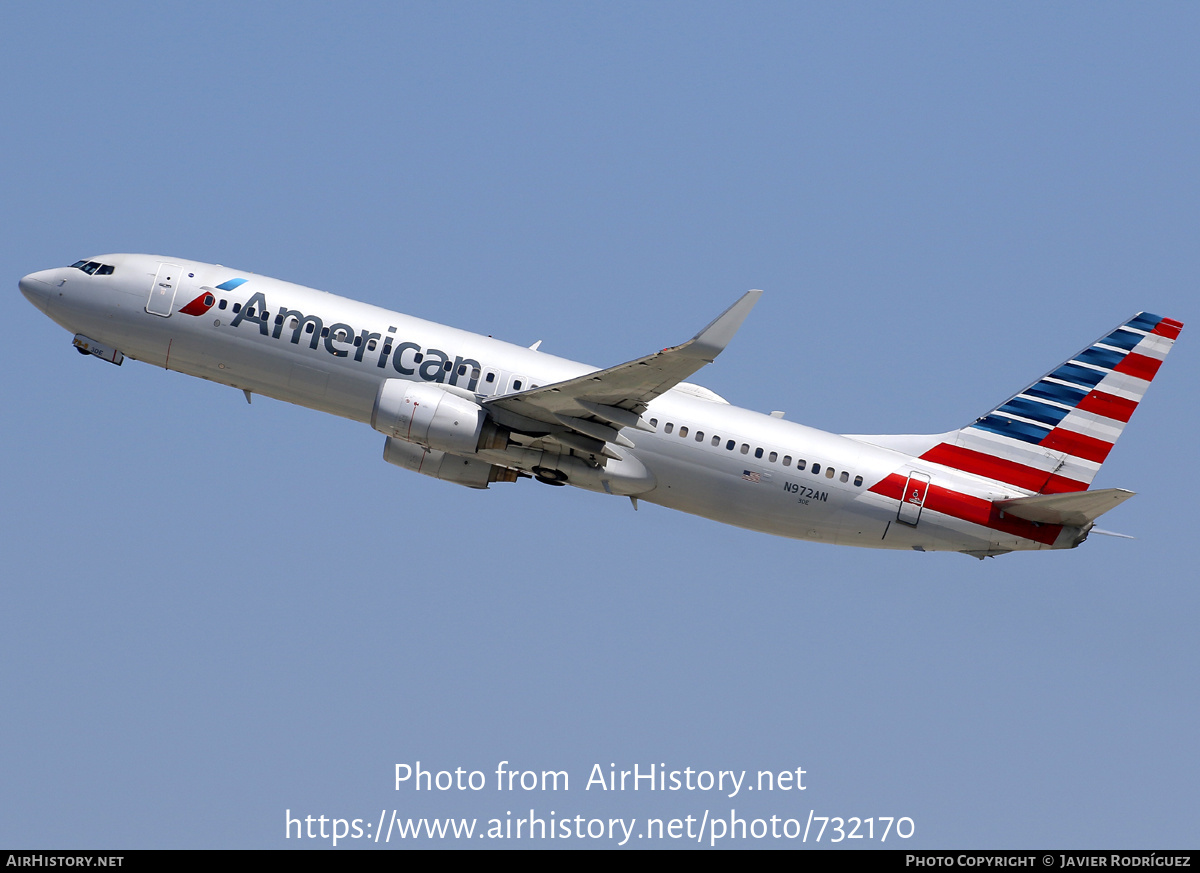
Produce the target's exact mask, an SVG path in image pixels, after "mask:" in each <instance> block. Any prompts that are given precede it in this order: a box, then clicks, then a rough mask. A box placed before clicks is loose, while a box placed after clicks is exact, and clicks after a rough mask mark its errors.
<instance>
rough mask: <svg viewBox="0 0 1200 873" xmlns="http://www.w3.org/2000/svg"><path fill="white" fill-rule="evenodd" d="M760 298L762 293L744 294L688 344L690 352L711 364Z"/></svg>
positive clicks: (748, 292) (749, 292) (750, 292)
mask: <svg viewBox="0 0 1200 873" xmlns="http://www.w3.org/2000/svg"><path fill="white" fill-rule="evenodd" d="M759 297H762V291H747V292H746V293H745V294H743V295H742V296H741V297H740V298H739V299H738V301H737V302H736V303H734V304H733V305H732V306H730V307H729V308H728V309H726V310H725V311H724V312H722V313H721V314H720V315H718V316H717V317H716V318H715V319H713V321H712V323H711V324H710V325H709V326H708V327H706V328H704V330H702V331H700V332H699V333H698V334H696V335H695V336H694V337H693V338H692V340H691V342H689V343H687V345H688V346H689V347H690V348H689V349H688V352H689V353H691V354H696V355H698V356H700V357H702V358H703V359H704V360H705V361H707V362H708V363H710V364H711V363H712V362H713V360H714V359H716V357H717V355H719V354H721V352H722V351H724V349H725V346H727V345H729V341H730V340H731V339H733V335H734V334H735V333H737V332H738V328H739V327H741V326H742V322H743V321H745V320H746V316H747V315H749V314H750V310H751V309H753V308H754V304H755V303H757V302H758V298H759Z"/></svg>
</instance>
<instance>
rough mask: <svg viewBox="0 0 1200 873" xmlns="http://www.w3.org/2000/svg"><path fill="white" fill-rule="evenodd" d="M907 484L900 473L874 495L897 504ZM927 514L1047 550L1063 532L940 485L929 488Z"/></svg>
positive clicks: (877, 486) (874, 488) (880, 484)
mask: <svg viewBox="0 0 1200 873" xmlns="http://www.w3.org/2000/svg"><path fill="white" fill-rule="evenodd" d="M907 481H908V480H907V477H905V476H903V475H901V474H899V473H892V474H891V475H889V476H888V477H887V478H886V479H884V480H882V481H880V482H876V483H875V484H874V485H872V486H871V491H872V492H874V493H875V494H879V495H881V496H883V497H890V498H891V499H893V500H895V501H897V502H898V501H899V500H900V499H901V498H902V497H903V496H904V484H905V482H907ZM924 511H927V512H940V513H941V514H942V515H949V516H952V517H954V518H959V519H962V520H963V521H969V522H971V523H972V524H977V525H980V526H982V527H986V528H991V529H992V530H998V531H1001V532H1002V533H1007V534H1012V535H1013V536H1018V537H1023V538H1025V539H1027V540H1033V541H1034V542H1035V543H1042V544H1044V545H1047V546H1049V545H1052V544H1053V543H1054V541H1055V540H1056V539H1058V535H1059V533H1061V532H1062V526H1061V525H1057V524H1037V523H1035V522H1032V521H1026V520H1025V519H1023V518H1016V517H1014V516H1011V515H1005V516H1003V517H1001V512H1000V510H999V509H997V508H996V507H995V506H994V505H993V504H992V502H991V501H990V500H985V499H984V498H982V497H972V496H971V495H970V494H962V493H961V492H958V491H951V490H950V489H949V488H943V487H942V486H940V485H930V486H929V490H928V492H927V493H926V494H925V510H924Z"/></svg>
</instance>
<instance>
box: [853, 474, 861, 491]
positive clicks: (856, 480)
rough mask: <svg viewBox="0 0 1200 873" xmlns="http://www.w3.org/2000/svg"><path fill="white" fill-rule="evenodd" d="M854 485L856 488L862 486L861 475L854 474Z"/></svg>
mask: <svg viewBox="0 0 1200 873" xmlns="http://www.w3.org/2000/svg"><path fill="white" fill-rule="evenodd" d="M854 487H856V488H861V487H862V476H855V477H854Z"/></svg>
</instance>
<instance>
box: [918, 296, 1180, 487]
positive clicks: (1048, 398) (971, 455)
mask: <svg viewBox="0 0 1200 873" xmlns="http://www.w3.org/2000/svg"><path fill="white" fill-rule="evenodd" d="M1182 327H1183V323H1182V322H1179V321H1175V320H1174V319H1170V318H1160V317H1159V316H1157V315H1151V314H1150V313H1148V312H1142V313H1139V314H1137V315H1135V316H1134V317H1133V318H1131V319H1130V320H1129V321H1127V322H1125V323H1124V324H1123V325H1121V326H1120V327H1118V328H1116V329H1115V330H1113V331H1112V332H1111V333H1109V334H1107V335H1105V336H1102V337H1101V338H1100V339H1098V340H1096V341H1095V342H1094V343H1092V344H1091V345H1090V346H1089V347H1088V348H1086V349H1084V350H1083V351H1081V352H1080V353H1079V354H1077V355H1075V357H1073V358H1071V359H1070V360H1068V361H1066V362H1065V363H1063V364H1062V365H1061V366H1059V367H1058V368H1057V369H1055V370H1053V371H1051V372H1050V373H1047V374H1046V375H1045V376H1043V377H1042V378H1041V379H1039V380H1038V381H1037V382H1034V383H1033V384H1032V385H1030V386H1029V387H1028V388H1026V389H1025V390H1024V391H1021V392H1020V393H1019V394H1017V395H1016V396H1014V397H1012V398H1010V399H1009V400H1008V401H1007V402H1006V403H1004V404H1003V405H1001V406H999V407H997V408H996V409H993V410H992V411H991V412H989V413H988V414H987V415H985V416H983V417H982V418H980V419H978V420H977V421H975V422H974V423H973V424H971V425H968V426H967V427H964V428H963V429H962V430H960V431H958V432H957V434H954V437H955V439H954V441H953V442H946V441H943V442H942V443H941V444H940V445H937V446H934V447H933V448H932V449H930V450H929V451H927V452H925V453H924V454H923V455H921V457H922V458H923V459H925V460H927V461H929V462H931V463H935V464H942V465H944V466H947V467H952V468H954V469H957V470H962V471H964V472H967V473H974V474H976V475H979V476H986V477H987V478H989V479H997V480H999V481H1001V482H1006V483H1008V484H1009V485H1013V486H1015V487H1017V488H1020V489H1023V490H1026V491H1030V492H1033V493H1037V494H1062V493H1066V492H1072V491H1086V490H1087V488H1088V486H1089V485H1091V484H1092V479H1093V478H1095V475H1096V473H1097V472H1098V471H1099V469H1100V465H1101V464H1103V463H1104V459H1105V458H1107V457H1108V453H1109V451H1111V450H1112V447H1113V444H1114V443H1115V442H1116V441H1117V437H1119V436H1120V435H1121V431H1123V430H1124V429H1125V424H1126V422H1128V421H1129V417H1130V416H1131V415H1133V411H1134V410H1135V409H1137V405H1138V403H1140V402H1141V400H1142V397H1143V396H1144V395H1145V393H1146V389H1147V388H1148V387H1149V386H1150V380H1152V379H1153V378H1154V376H1155V374H1156V373H1157V372H1158V368H1159V367H1160V366H1161V365H1162V362H1163V359H1164V358H1165V357H1166V356H1167V352H1169V351H1170V350H1171V346H1172V345H1173V344H1174V342H1175V339H1176V338H1177V337H1178V336H1179V331H1180V329H1181V328H1182ZM949 436H950V435H949V434H948V435H947V437H949Z"/></svg>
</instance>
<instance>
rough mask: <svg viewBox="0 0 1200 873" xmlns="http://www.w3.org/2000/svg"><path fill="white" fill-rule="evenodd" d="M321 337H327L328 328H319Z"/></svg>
mask: <svg viewBox="0 0 1200 873" xmlns="http://www.w3.org/2000/svg"><path fill="white" fill-rule="evenodd" d="M321 336H322V337H327V336H329V328H327V327H323V328H321Z"/></svg>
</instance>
